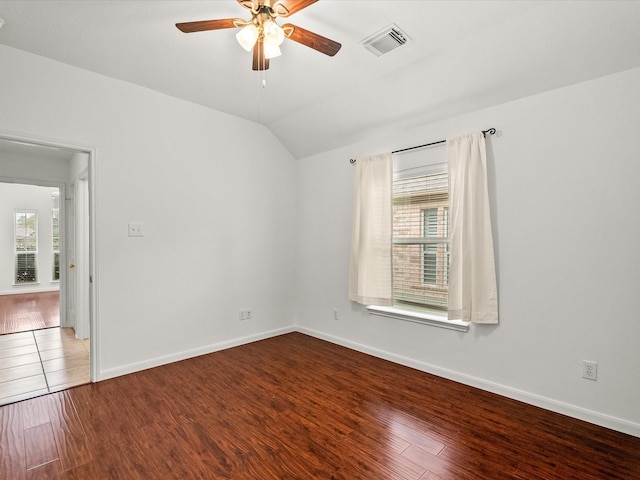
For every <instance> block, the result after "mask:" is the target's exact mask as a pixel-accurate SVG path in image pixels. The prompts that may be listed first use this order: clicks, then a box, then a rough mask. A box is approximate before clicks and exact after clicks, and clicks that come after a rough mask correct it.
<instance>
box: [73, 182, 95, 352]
mask: <svg viewBox="0 0 640 480" xmlns="http://www.w3.org/2000/svg"><path fill="white" fill-rule="evenodd" d="M74 190H75V192H74V193H75V195H74V217H75V218H74V224H75V241H74V242H73V243H74V252H73V253H74V255H73V257H72V258H73V259H74V260H75V262H73V265H75V267H74V268H70V270H72V271H73V272H74V273H73V277H74V283H75V289H74V300H75V305H74V313H75V330H76V337H77V338H79V339H85V338H89V331H90V328H89V325H90V322H89V248H88V245H89V208H88V206H89V182H88V181H87V177H86V175H84V176H82V177H81V178H80V179H79V180H78V181H77V182H76V184H75V186H74Z"/></svg>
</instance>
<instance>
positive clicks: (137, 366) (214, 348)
mask: <svg viewBox="0 0 640 480" xmlns="http://www.w3.org/2000/svg"><path fill="white" fill-rule="evenodd" d="M295 331H296V329H295V327H293V326H289V327H283V328H278V329H275V330H269V331H266V332H260V333H256V334H254V335H249V336H247V337H241V338H234V339H231V340H226V341H224V342H220V343H214V344H211V345H205V346H204V347H198V348H194V349H191V350H185V351H182V352H178V353H172V354H170V355H163V356H161V357H155V358H150V359H148V360H144V361H142V362H135V363H129V364H127V365H122V366H119V367H116V368H110V369H107V370H102V371H100V372H99V373H98V376H99V378H98V381H100V380H107V379H109V378H114V377H119V376H121V375H127V374H129V373H134V372H139V371H141V370H146V369H148V368H153V367H159V366H161V365H166V364H168V363H173V362H179V361H180V360H186V359H187V358H193V357H198V356H200V355H206V354H207V353H213V352H218V351H220V350H226V349H227V348H233V347H238V346H240V345H245V344H247V343H252V342H257V341H258V340H264V339H266V338H271V337H277V336H278V335H283V334H285V333H291V332H295Z"/></svg>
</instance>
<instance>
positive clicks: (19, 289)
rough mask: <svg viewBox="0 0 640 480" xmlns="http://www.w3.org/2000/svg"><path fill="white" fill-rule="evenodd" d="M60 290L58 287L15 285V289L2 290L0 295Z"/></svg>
mask: <svg viewBox="0 0 640 480" xmlns="http://www.w3.org/2000/svg"><path fill="white" fill-rule="evenodd" d="M58 291H60V288H59V287H42V288H31V287H23V286H19V287H16V289H15V290H3V291H0V295H21V294H23V293H45V292H58Z"/></svg>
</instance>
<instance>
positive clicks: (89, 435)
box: [0, 333, 640, 480]
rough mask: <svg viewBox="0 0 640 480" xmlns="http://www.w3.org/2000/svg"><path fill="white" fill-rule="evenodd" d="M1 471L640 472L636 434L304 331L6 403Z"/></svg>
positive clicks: (304, 474)
mask: <svg viewBox="0 0 640 480" xmlns="http://www.w3.org/2000/svg"><path fill="white" fill-rule="evenodd" d="M0 437H1V438H0V442H1V445H0V447H1V448H0V455H1V458H0V478H7V479H16V480H19V479H38V478H46V479H58V478H60V479H62V478H64V479H92V480H94V479H127V480H131V479H145V480H148V479H234V480H249V479H252V480H256V479H268V480H272V479H273V480H275V479H277V480H281V479H304V480H311V479H335V480H337V479H344V480H354V479H371V480H382V479H416V480H417V479H422V480H434V479H455V480H464V479H483V480H485V479H486V480H496V479H503V478H505V479H506V478H516V479H545V480H553V479H562V480H572V479H575V480H578V479H579V480H596V479H598V480H602V479H625V480H629V479H637V478H640V438H636V437H632V436H628V435H625V434H622V433H618V432H614V431H611V430H608V429H605V428H601V427H597V426H594V425H591V424H588V423H585V422H582V421H579V420H575V419H571V418H568V417H565V416H562V415H558V414H555V413H551V412H548V411H544V410H541V409H538V408H535V407H531V406H528V405H525V404H522V403H519V402H516V401H513V400H509V399H506V398H503V397H500V396H497V395H493V394H490V393H487V392H483V391H481V390H476V389H473V388H470V387H466V386H463V385H460V384H457V383H455V382H451V381H447V380H443V379H440V378H437V377H434V376H431V375H428V374H425V373H422V372H418V371H416V370H412V369H410V368H406V367H402V366H399V365H396V364H393V363H390V362H386V361H384V360H380V359H377V358H373V357H370V356H367V355H364V354H360V353H357V352H354V351H352V350H348V349H346V348H342V347H339V346H336V345H332V344H330V343H327V342H324V341H321V340H318V339H314V338H312V337H309V336H306V335H302V334H299V333H292V334H288V335H282V336H279V337H275V338H271V339H268V340H263V341H260V342H255V343H251V344H248V345H244V346H240V347H236V348H232V349H228V350H224V351H221V352H217V353H213V354H209V355H203V356H200V357H197V358H193V359H190V360H185V361H182V362H177V363H173V364H170V365H166V366H162V367H158V368H154V369H149V370H145V371H142V372H138V373H134V374H131V375H126V376H122V377H118V378H115V379H111V380H106V381H103V382H98V383H94V384H88V385H83V386H80V387H76V388H73V389H70V390H66V391H63V392H58V393H53V394H49V395H45V396H42V397H38V398H35V399H31V400H26V401H23V402H19V403H14V404H11V405H6V406H3V407H0Z"/></svg>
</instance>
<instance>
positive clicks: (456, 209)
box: [447, 132, 498, 323]
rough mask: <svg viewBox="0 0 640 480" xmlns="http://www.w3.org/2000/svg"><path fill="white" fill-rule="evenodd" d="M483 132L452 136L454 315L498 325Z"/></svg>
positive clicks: (451, 272)
mask: <svg viewBox="0 0 640 480" xmlns="http://www.w3.org/2000/svg"><path fill="white" fill-rule="evenodd" d="M486 156H487V155H486V148H485V141H484V135H483V134H482V132H478V133H473V134H469V135H462V136H460V137H456V138H451V139H447V164H448V167H449V232H450V233H449V235H450V246H449V248H450V265H449V319H450V320H465V321H471V322H475V323H498V289H497V286H496V273H495V264H494V255H493V236H492V233H491V217H490V214H489V194H488V189H487V160H486Z"/></svg>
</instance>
